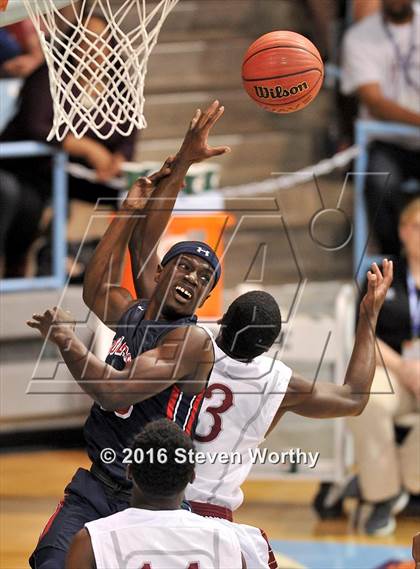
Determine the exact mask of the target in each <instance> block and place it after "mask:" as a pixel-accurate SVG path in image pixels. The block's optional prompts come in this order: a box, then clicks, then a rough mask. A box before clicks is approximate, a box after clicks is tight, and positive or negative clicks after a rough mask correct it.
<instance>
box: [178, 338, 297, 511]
mask: <svg viewBox="0 0 420 569" xmlns="http://www.w3.org/2000/svg"><path fill="white" fill-rule="evenodd" d="M208 332H209V331H208ZM209 334H210V332H209ZM212 341H213V345H214V350H215V364H214V367H213V371H212V373H211V375H210V379H209V384H208V388H207V390H206V396H205V399H204V401H203V405H202V407H201V409H200V414H199V417H198V423H197V429H196V434H195V440H194V443H195V446H196V450H197V451H201V452H203V453H205V458H206V462H205V463H204V464H200V463H198V464H196V469H195V473H196V477H195V480H194V482H193V484H189V485H188V486H187V491H186V498H187V500H194V501H198V502H209V503H211V504H216V505H219V506H224V507H227V508H230V509H231V510H235V509H236V508H238V507H239V506H240V505H241V503H242V501H243V492H242V490H241V488H240V487H241V485H242V483H243V482H244V481H245V479H246V477H247V476H248V474H249V471H250V470H251V468H252V465H253V463H252V459H253V457H252V456H251V454H252V451H255V449H256V448H257V447H258V446H259V445H260V444H261V443H262V442H263V441H264V438H265V434H266V432H267V431H268V428H269V427H270V425H271V423H272V421H273V419H274V416H275V414H276V412H277V410H278V408H279V406H280V404H281V402H282V400H283V398H284V395H285V393H286V391H287V387H288V384H289V381H290V377H291V375H292V370H291V369H290V368H288V367H287V366H286V365H284V364H283V363H282V362H280V361H279V360H276V359H273V358H271V357H268V356H259V357H257V358H255V359H254V360H253V361H252V362H250V363H243V362H239V361H237V360H234V359H232V358H230V357H229V356H227V355H226V354H225V353H224V352H223V351H222V350H221V349H220V348H219V347H218V346H217V344H216V343H215V342H214V340H213V337H212ZM223 453H225V454H223ZM226 453H227V454H228V458H229V459H228V460H226V461H225V458H226ZM225 462H226V463H225Z"/></svg>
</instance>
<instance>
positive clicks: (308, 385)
mask: <svg viewBox="0 0 420 569" xmlns="http://www.w3.org/2000/svg"><path fill="white" fill-rule="evenodd" d="M392 276H393V266H392V261H387V260H386V259H385V260H384V261H383V274H382V273H381V271H380V270H379V267H378V266H377V265H376V263H374V264H373V265H372V270H371V271H369V272H368V274H367V279H368V289H367V292H366V295H365V296H364V297H363V299H362V302H361V304H360V318H359V322H358V325H357V330H356V337H355V342H354V347H353V352H352V355H351V358H350V362H349V365H348V367H347V371H346V376H345V379H344V384H343V385H335V384H333V383H326V382H317V383H314V382H311V381H308V380H306V379H304V378H303V377H300V376H299V375H295V374H294V375H293V376H292V378H291V380H290V383H289V386H288V389H287V393H286V395H285V397H284V399H283V401H282V403H281V405H280V407H279V409H278V411H277V413H276V416H275V418H274V420H273V423H272V424H271V426H270V428H269V430H268V432H267V434H268V433H270V432H271V431H272V430H273V428H274V427H275V426H276V424H277V423H278V421H279V420H280V419H281V417H282V416H283V415H284V413H285V412H286V411H293V412H294V413H297V414H298V415H302V416H303V417H312V418H319V419H322V418H333V417H346V416H352V415H360V413H362V411H363V409H364V408H365V407H366V405H367V402H368V400H369V395H370V388H371V385H372V381H373V376H374V373H375V367H376V338H375V328H376V322H377V319H378V315H379V311H380V309H381V307H382V305H383V303H384V300H385V297H386V294H387V292H388V289H389V287H390V286H391V283H392Z"/></svg>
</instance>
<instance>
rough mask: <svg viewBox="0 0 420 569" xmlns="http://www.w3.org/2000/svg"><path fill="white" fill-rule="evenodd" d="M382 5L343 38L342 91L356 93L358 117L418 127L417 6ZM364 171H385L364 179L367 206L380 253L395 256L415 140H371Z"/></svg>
mask: <svg viewBox="0 0 420 569" xmlns="http://www.w3.org/2000/svg"><path fill="white" fill-rule="evenodd" d="M381 6H382V8H381V10H380V11H378V12H375V13H374V14H372V15H370V16H368V17H366V18H364V19H363V20H361V21H360V22H359V23H357V24H355V25H354V26H352V27H351V28H350V29H349V31H348V32H347V33H346V35H345V37H344V46H343V73H342V91H343V93H344V94H352V93H356V94H357V96H358V99H359V101H360V103H361V116H362V117H363V118H373V119H377V120H382V121H395V122H400V123H405V124H408V125H413V126H420V42H419V41H418V38H419V37H420V6H419V5H418V3H417V2H414V1H413V0H382V2H381ZM419 132H420V131H419ZM367 171H368V172H382V173H389V176H388V175H387V174H384V175H370V176H367V178H366V202H367V207H368V213H369V217H370V219H371V222H372V224H373V229H374V232H375V237H376V239H377V241H378V245H379V248H380V252H381V253H383V254H386V255H398V252H399V249H400V242H399V239H398V231H397V226H398V217H399V213H400V212H401V210H402V208H403V207H404V205H405V204H406V203H407V202H408V201H409V199H411V198H412V197H413V195H407V192H406V191H404V188H403V186H402V184H403V182H404V181H406V180H407V179H416V180H417V181H419V180H420V138H419V139H418V140H413V139H412V140H408V139H399V138H398V139H397V138H395V137H394V138H392V139H389V138H384V139H381V140H379V139H378V140H375V141H373V142H372V143H371V145H370V148H369V165H368V170H367ZM417 195H419V194H417Z"/></svg>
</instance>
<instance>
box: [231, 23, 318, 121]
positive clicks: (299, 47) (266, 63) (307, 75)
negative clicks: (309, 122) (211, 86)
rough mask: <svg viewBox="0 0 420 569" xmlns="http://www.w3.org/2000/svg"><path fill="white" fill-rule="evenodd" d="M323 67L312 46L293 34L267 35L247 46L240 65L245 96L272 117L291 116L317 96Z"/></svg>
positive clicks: (307, 41)
mask: <svg viewBox="0 0 420 569" xmlns="http://www.w3.org/2000/svg"><path fill="white" fill-rule="evenodd" d="M323 78H324V64H323V63H322V59H321V56H320V54H319V51H318V50H317V49H316V47H315V46H314V44H313V43H312V42H311V41H309V40H308V39H307V38H305V37H304V36H301V35H300V34H297V33H295V32H287V31H279V32H270V33H268V34H265V35H263V36H261V37H260V38H258V39H257V40H256V41H254V43H253V44H251V45H250V46H249V48H248V51H247V52H246V54H245V57H244V60H243V63H242V81H243V84H244V87H245V90H246V92H247V93H248V95H249V96H250V97H251V99H252V100H253V101H255V102H256V103H257V105H259V106H260V107H263V108H264V109H266V110H267V111H271V112H272V113H293V112H295V111H299V110H300V109H303V108H304V107H306V106H307V105H308V104H309V103H310V102H311V101H312V100H313V99H314V98H315V97H316V95H317V94H318V91H319V90H320V88H321V85H322V81H323Z"/></svg>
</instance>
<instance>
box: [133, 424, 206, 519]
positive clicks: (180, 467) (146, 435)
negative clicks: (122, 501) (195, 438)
mask: <svg viewBox="0 0 420 569" xmlns="http://www.w3.org/2000/svg"><path fill="white" fill-rule="evenodd" d="M132 449H133V457H136V455H137V457H141V459H142V460H139V461H136V460H133V463H132V464H130V466H129V467H128V471H127V476H128V478H130V479H131V480H132V481H133V490H132V495H131V505H132V507H134V508H142V509H146V510H177V509H179V508H180V506H181V502H182V500H183V499H184V491H185V488H186V486H187V484H189V483H190V482H192V481H193V480H194V476H195V475H194V461H193V453H194V445H193V442H192V440H191V438H190V437H189V436H188V435H187V434H186V433H185V432H184V431H183V430H182V429H181V427H179V426H178V425H177V424H176V423H174V422H173V421H169V420H168V419H159V420H158V421H153V422H152V423H148V424H147V425H146V426H145V428H144V429H143V430H142V431H141V432H140V433H139V434H138V435H137V436H136V437H135V439H134V443H133V445H132ZM177 449H179V450H178V451H177ZM176 451H177V454H176ZM181 456H182V460H179V458H177V457H181ZM184 457H186V458H188V460H185V462H184Z"/></svg>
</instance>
